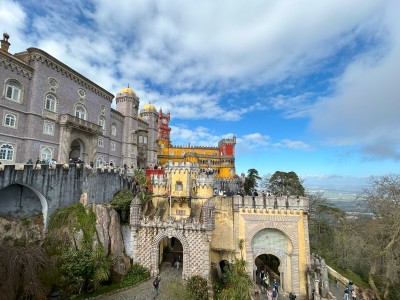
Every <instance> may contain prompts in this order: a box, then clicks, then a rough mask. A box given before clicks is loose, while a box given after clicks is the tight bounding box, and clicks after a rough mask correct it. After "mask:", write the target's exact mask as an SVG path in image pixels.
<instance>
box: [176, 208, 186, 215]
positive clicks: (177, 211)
mask: <svg viewBox="0 0 400 300" xmlns="http://www.w3.org/2000/svg"><path fill="white" fill-rule="evenodd" d="M176 215H178V216H185V215H186V211H185V210H184V209H177V210H176Z"/></svg>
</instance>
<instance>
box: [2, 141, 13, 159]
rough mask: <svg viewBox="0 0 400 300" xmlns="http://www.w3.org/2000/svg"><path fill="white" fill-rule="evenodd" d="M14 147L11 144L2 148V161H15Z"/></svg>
mask: <svg viewBox="0 0 400 300" xmlns="http://www.w3.org/2000/svg"><path fill="white" fill-rule="evenodd" d="M13 156H14V147H13V146H12V145H10V144H3V145H2V146H1V147H0V159H2V160H13Z"/></svg>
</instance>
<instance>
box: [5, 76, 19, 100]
mask: <svg viewBox="0 0 400 300" xmlns="http://www.w3.org/2000/svg"><path fill="white" fill-rule="evenodd" d="M21 94H22V85H21V83H19V81H17V80H15V79H10V80H7V82H6V91H5V96H6V98H7V99H8V100H12V101H16V102H19V101H20V100H21Z"/></svg>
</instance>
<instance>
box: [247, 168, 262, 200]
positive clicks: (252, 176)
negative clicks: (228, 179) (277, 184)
mask: <svg viewBox="0 0 400 300" xmlns="http://www.w3.org/2000/svg"><path fill="white" fill-rule="evenodd" d="M260 179H261V177H260V176H259V175H258V171H257V170H256V169H249V170H248V171H247V176H246V177H245V179H244V192H245V194H246V195H252V192H253V190H254V189H255V188H256V187H257V186H258V184H257V181H258V180H260Z"/></svg>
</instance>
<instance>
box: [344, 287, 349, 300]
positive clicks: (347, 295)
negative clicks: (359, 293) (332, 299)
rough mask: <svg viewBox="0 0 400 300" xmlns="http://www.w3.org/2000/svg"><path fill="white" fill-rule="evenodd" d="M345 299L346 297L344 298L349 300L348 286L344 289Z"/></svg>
mask: <svg viewBox="0 0 400 300" xmlns="http://www.w3.org/2000/svg"><path fill="white" fill-rule="evenodd" d="M343 299H344V300H349V289H348V288H346V289H345V290H344V295H343Z"/></svg>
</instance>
